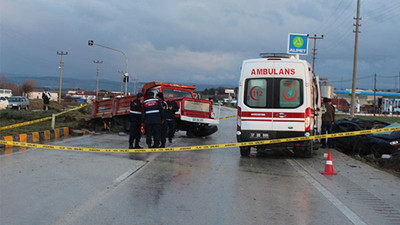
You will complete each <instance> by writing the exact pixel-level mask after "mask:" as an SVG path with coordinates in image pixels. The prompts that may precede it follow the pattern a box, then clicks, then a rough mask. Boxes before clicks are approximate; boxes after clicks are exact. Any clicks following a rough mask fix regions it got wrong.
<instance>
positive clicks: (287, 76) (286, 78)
mask: <svg viewBox="0 0 400 225" xmlns="http://www.w3.org/2000/svg"><path fill="white" fill-rule="evenodd" d="M274 68H275V71H276V73H278V71H279V74H278V75H274V102H273V108H274V113H273V122H274V125H273V127H274V130H275V131H285V132H287V131H289V132H290V131H295V132H299V131H303V132H304V129H305V125H304V124H305V119H304V118H305V109H306V107H305V106H306V98H305V97H304V95H305V93H304V92H305V90H306V87H305V74H306V71H305V67H304V64H303V63H297V62H284V61H277V62H275V66H274ZM285 71H290V72H289V73H288V72H285Z"/></svg>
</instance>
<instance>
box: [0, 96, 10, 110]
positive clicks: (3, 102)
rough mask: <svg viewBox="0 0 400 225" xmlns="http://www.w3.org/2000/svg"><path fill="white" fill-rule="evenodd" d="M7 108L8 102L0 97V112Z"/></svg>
mask: <svg viewBox="0 0 400 225" xmlns="http://www.w3.org/2000/svg"><path fill="white" fill-rule="evenodd" d="M7 106H8V100H7V99H6V98H5V97H0V110H1V109H6V108H7Z"/></svg>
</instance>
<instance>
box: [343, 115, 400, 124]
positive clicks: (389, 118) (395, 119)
mask: <svg viewBox="0 0 400 225" xmlns="http://www.w3.org/2000/svg"><path fill="white" fill-rule="evenodd" d="M355 117H356V118H359V119H364V120H377V121H382V122H386V123H395V122H398V123H399V122H400V117H392V116H357V115H356V116H355ZM335 118H336V120H339V119H344V118H350V116H349V115H345V114H336V115H335Z"/></svg>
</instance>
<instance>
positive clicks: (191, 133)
mask: <svg viewBox="0 0 400 225" xmlns="http://www.w3.org/2000/svg"><path fill="white" fill-rule="evenodd" d="M186 136H187V137H188V138H193V137H194V136H195V135H194V133H193V131H191V130H188V131H186Z"/></svg>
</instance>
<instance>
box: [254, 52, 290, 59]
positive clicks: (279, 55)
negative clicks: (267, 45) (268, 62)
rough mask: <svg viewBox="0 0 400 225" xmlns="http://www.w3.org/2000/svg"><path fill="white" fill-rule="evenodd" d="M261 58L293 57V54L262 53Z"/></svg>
mask: <svg viewBox="0 0 400 225" xmlns="http://www.w3.org/2000/svg"><path fill="white" fill-rule="evenodd" d="M260 57H261V58H287V59H288V58H291V57H293V56H292V55H291V54H287V53H260Z"/></svg>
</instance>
